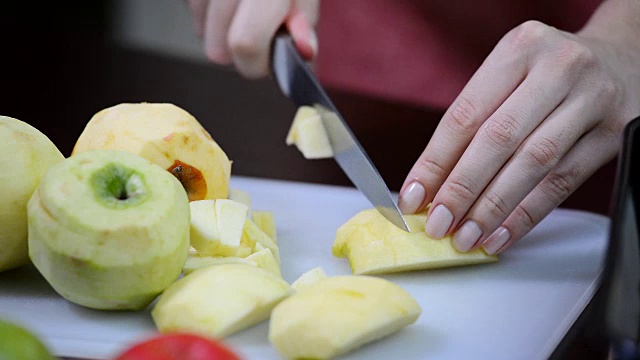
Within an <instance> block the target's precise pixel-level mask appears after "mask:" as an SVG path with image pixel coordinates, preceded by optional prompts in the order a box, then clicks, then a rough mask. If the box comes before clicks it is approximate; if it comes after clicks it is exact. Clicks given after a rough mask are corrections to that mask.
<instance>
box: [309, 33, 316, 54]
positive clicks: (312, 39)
mask: <svg viewBox="0 0 640 360" xmlns="http://www.w3.org/2000/svg"><path fill="white" fill-rule="evenodd" d="M309 45H310V46H311V50H313V56H312V57H314V58H315V57H316V56H318V36H317V35H316V32H315V31H313V30H311V32H310V33H309Z"/></svg>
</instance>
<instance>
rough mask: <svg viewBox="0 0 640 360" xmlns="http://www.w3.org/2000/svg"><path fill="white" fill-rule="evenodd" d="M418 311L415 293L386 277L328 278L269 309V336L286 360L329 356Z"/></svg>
mask: <svg viewBox="0 0 640 360" xmlns="http://www.w3.org/2000/svg"><path fill="white" fill-rule="evenodd" d="M420 313H421V309H420V306H419V305H418V303H417V302H416V301H415V300H414V298H413V297H412V296H411V295H410V294H409V293H407V292H406V291H405V290H404V289H402V288H401V287H399V286H398V285H395V284H394V283H392V282H390V281H388V280H384V279H381V278H377V277H369V276H354V275H347V276H334V277H327V278H324V279H321V280H319V281H318V282H316V283H315V284H313V285H311V286H309V287H307V288H305V289H304V290H303V291H299V292H296V293H295V294H294V295H291V296H290V297H289V298H287V299H285V300H283V301H282V302H281V303H280V304H278V305H277V306H276V307H275V308H274V309H273V312H272V313H271V320H270V324H269V341H270V342H271V343H272V344H273V346H274V347H275V348H276V349H277V350H278V352H279V353H280V354H282V355H283V356H284V357H285V358H287V359H330V358H334V357H336V356H339V355H342V354H345V353H348V352H350V351H353V350H355V349H357V348H359V347H361V346H362V345H364V344H366V343H369V342H372V341H374V340H378V339H381V338H383V337H385V336H388V335H390V334H393V333H395V332H397V331H399V330H400V329H402V328H403V327H405V326H407V325H409V324H412V323H414V322H415V321H416V320H417V319H418V317H419V316H420Z"/></svg>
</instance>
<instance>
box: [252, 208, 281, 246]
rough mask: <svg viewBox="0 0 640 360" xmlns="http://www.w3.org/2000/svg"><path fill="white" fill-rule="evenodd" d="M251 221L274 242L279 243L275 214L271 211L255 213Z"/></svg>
mask: <svg viewBox="0 0 640 360" xmlns="http://www.w3.org/2000/svg"><path fill="white" fill-rule="evenodd" d="M251 220H253V222H254V223H255V224H256V225H258V227H259V228H260V230H262V231H264V233H265V234H267V235H269V237H270V238H271V240H273V242H275V243H277V242H278V239H277V236H276V222H275V219H274V217H273V213H272V212H270V211H253V212H252V213H251Z"/></svg>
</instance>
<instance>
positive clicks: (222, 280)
mask: <svg viewBox="0 0 640 360" xmlns="http://www.w3.org/2000/svg"><path fill="white" fill-rule="evenodd" d="M290 293H291V287H290V286H289V284H288V283H287V282H286V281H284V280H282V279H281V278H279V277H277V276H275V275H273V274H272V273H270V272H268V271H266V270H263V269H260V268H257V267H254V266H250V265H245V264H224V265H216V266H209V267H205V268H202V269H198V270H196V271H194V272H192V273H191V274H190V275H188V276H185V277H183V278H181V279H180V280H178V281H176V282H175V283H173V284H172V285H171V286H170V287H169V288H168V289H167V290H166V291H165V292H164V293H163V294H162V295H161V296H160V299H159V300H158V303H157V304H156V305H155V307H154V308H153V310H152V312H151V315H152V317H153V320H154V322H155V324H156V327H157V328H158V330H159V331H160V332H162V333H170V332H180V331H184V332H191V333H197V334H202V335H206V336H210V337H214V338H222V337H225V336H228V335H231V334H234V333H236V332H239V331H241V330H244V329H246V328H248V327H251V326H253V325H255V324H257V323H259V322H261V321H264V320H266V319H267V318H269V315H270V314H271V310H272V309H273V307H274V306H276V304H278V303H279V302H280V301H282V300H283V299H284V298H286V297H287V296H289V294H290Z"/></svg>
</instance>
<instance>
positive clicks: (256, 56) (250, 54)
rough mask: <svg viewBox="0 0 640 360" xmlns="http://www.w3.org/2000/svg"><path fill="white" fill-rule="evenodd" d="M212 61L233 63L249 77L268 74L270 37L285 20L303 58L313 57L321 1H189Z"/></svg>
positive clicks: (206, 51)
mask: <svg viewBox="0 0 640 360" xmlns="http://www.w3.org/2000/svg"><path fill="white" fill-rule="evenodd" d="M188 4H189V7H190V8H191V10H192V13H193V16H194V20H195V23H196V28H197V30H198V34H199V35H200V36H202V37H203V38H204V49H205V53H206V55H207V57H208V58H209V60H211V61H212V62H214V63H216V64H220V65H229V64H232V63H233V64H234V65H235V67H236V68H237V70H238V71H239V72H240V73H241V74H242V75H244V76H245V77H248V78H259V77H263V76H266V75H267V74H269V52H270V50H271V40H272V39H273V37H274V35H275V33H276V31H277V30H278V28H279V27H280V26H281V25H282V24H283V23H286V25H287V28H288V30H289V32H290V33H291V36H292V37H293V39H294V42H295V43H296V46H297V47H298V50H300V52H301V54H302V56H303V57H305V58H306V59H308V60H313V59H314V58H315V56H316V55H317V52H318V50H317V49H318V44H317V43H318V41H317V38H316V35H315V31H314V29H313V27H314V26H315V24H316V22H317V20H318V7H319V0H263V1H255V0H211V1H209V0H188Z"/></svg>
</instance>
